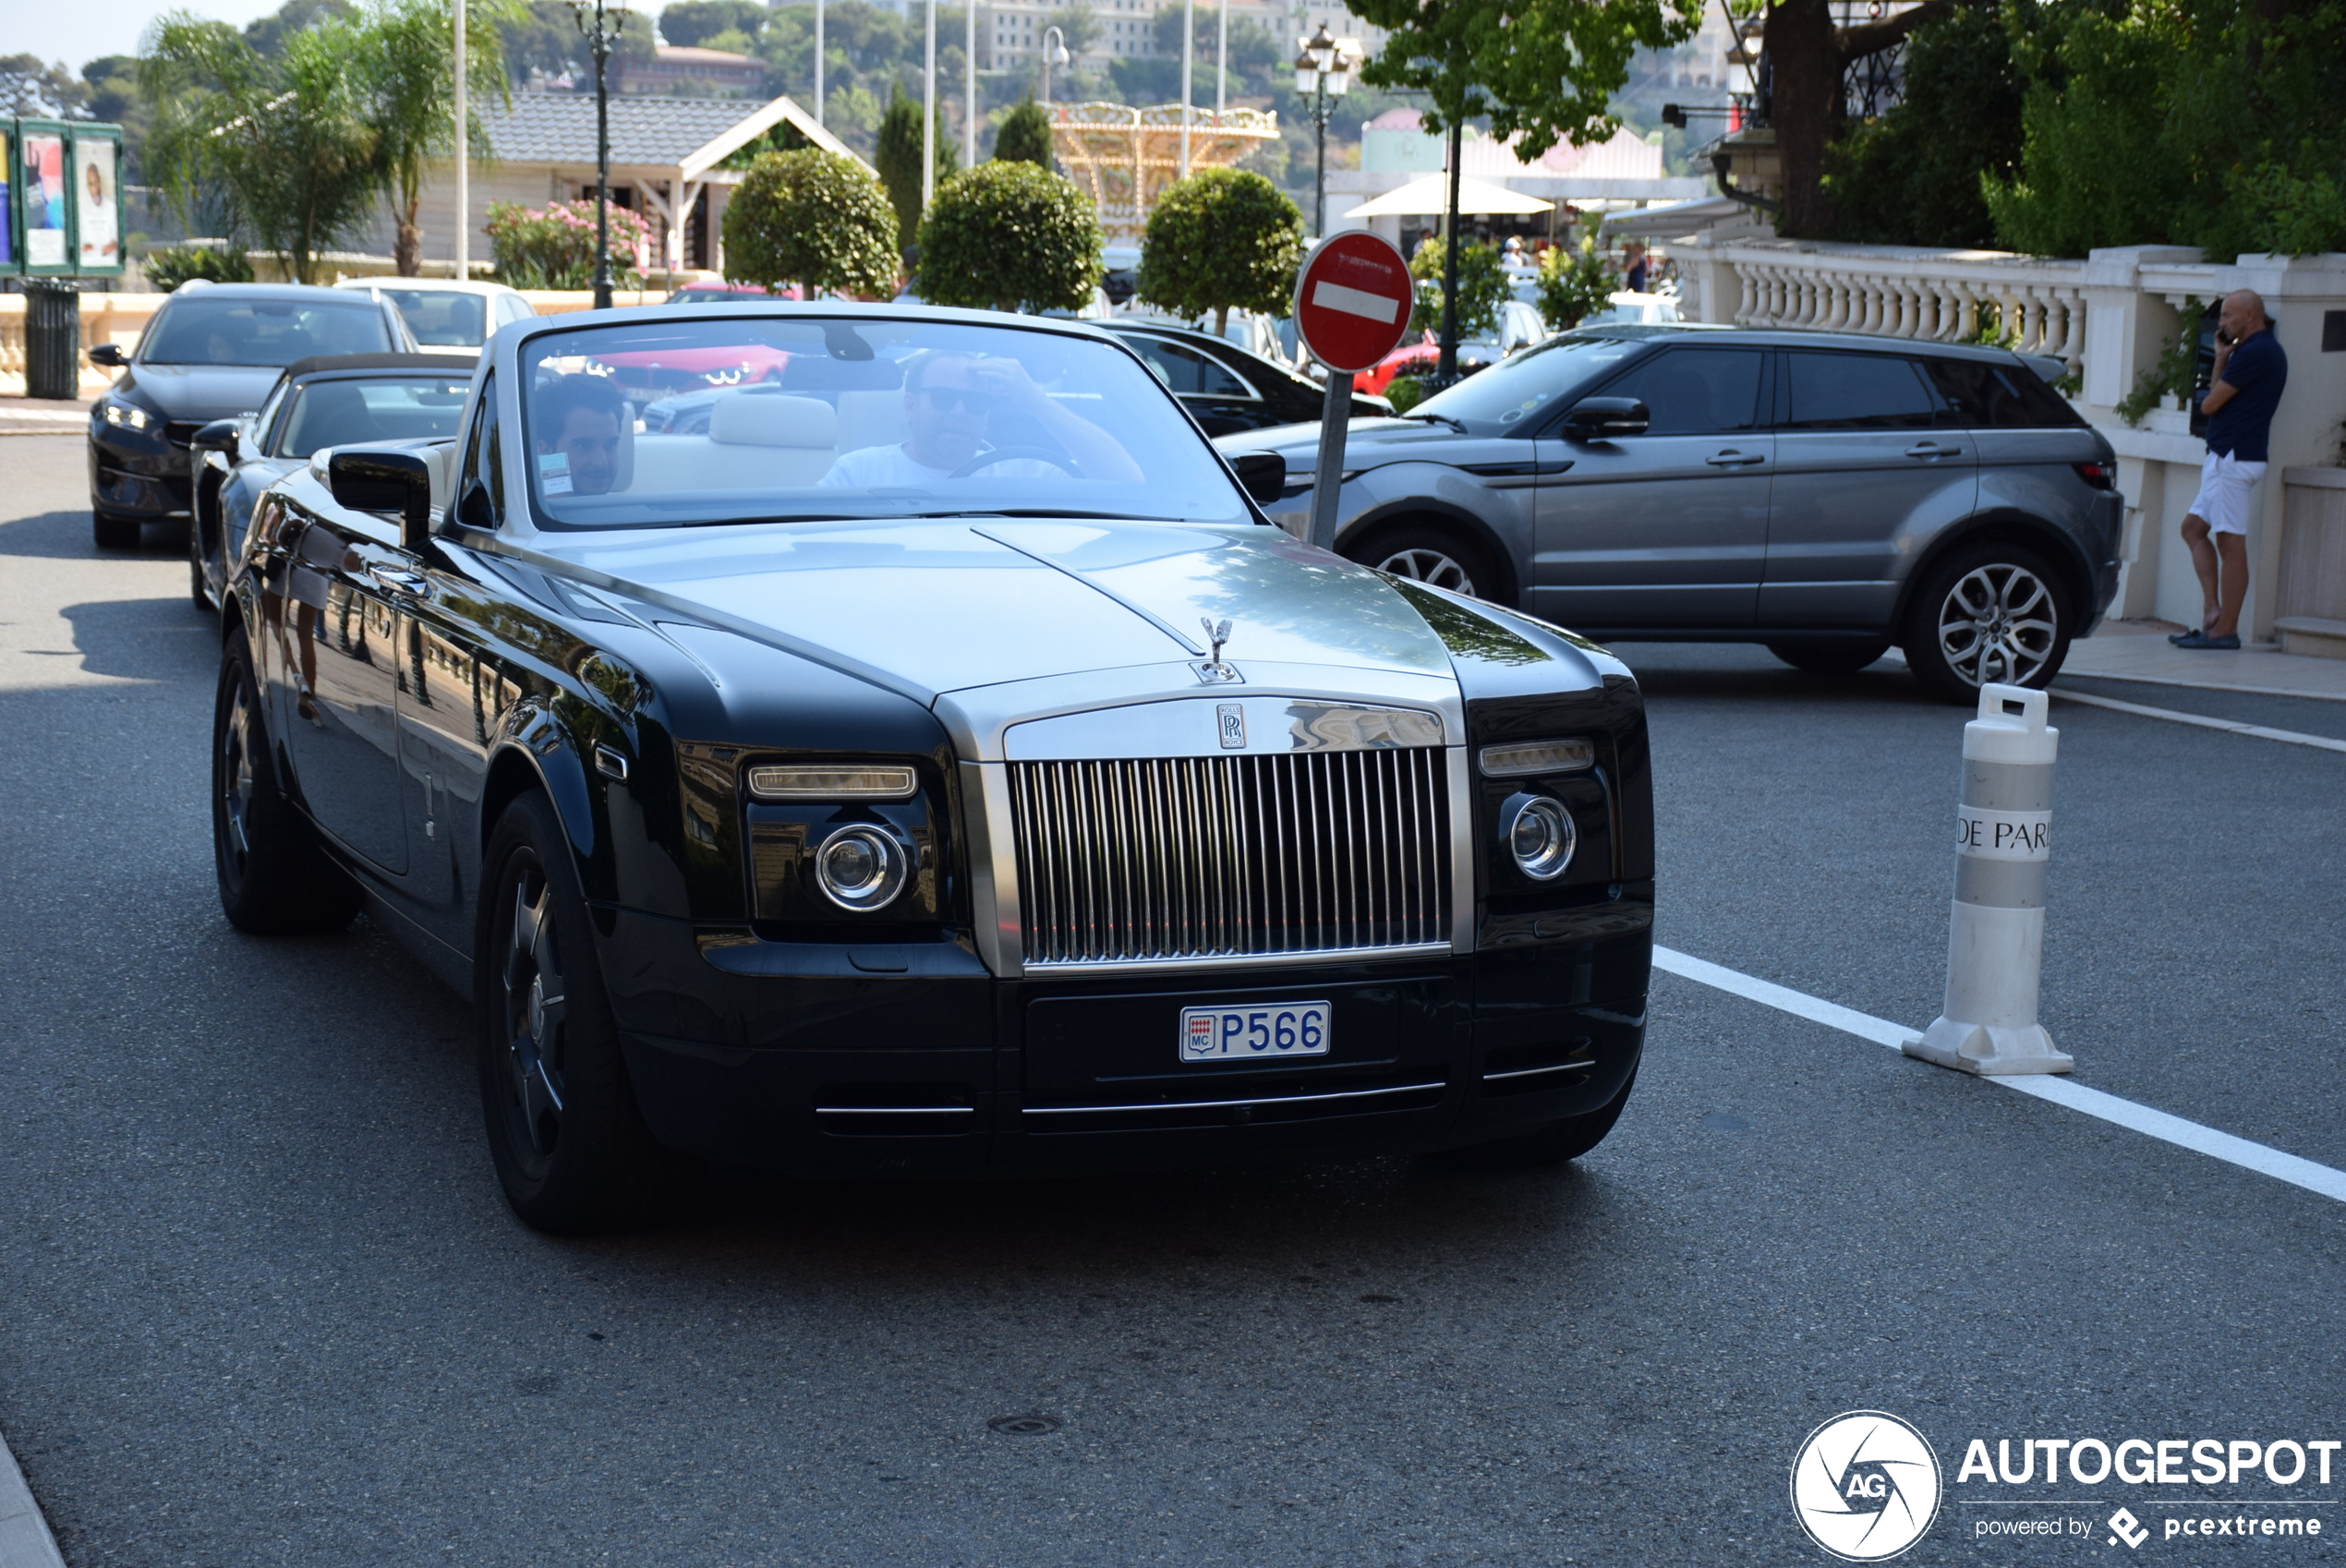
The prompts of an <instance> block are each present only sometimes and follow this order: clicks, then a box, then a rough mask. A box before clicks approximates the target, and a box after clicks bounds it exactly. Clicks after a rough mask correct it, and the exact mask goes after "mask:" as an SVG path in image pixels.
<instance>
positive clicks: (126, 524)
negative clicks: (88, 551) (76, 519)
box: [90, 502, 143, 549]
mask: <svg viewBox="0 0 2346 1568" xmlns="http://www.w3.org/2000/svg"><path fill="white" fill-rule="evenodd" d="M142 532H143V526H142V525H141V524H140V523H139V519H137V518H136V517H125V516H123V515H122V514H121V513H115V512H108V511H106V510H105V509H104V508H103V507H101V506H99V505H97V504H96V503H95V502H92V503H91V507H90V538H91V542H92V543H94V544H95V545H96V546H97V547H98V548H99V549H138V548H139V536H140V534H141V533H142Z"/></svg>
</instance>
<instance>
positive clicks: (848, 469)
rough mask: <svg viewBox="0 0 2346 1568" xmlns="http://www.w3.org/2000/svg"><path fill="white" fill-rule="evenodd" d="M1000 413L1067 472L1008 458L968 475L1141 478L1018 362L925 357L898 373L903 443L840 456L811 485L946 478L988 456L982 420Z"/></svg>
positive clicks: (1112, 442) (1126, 456) (1113, 445)
mask: <svg viewBox="0 0 2346 1568" xmlns="http://www.w3.org/2000/svg"><path fill="white" fill-rule="evenodd" d="M997 411H1000V412H1002V413H1004V414H1008V415H1011V416H1022V418H1024V419H1025V420H1028V421H1031V422H1033V423H1034V424H1035V425H1038V426H1040V427H1041V428H1042V429H1043V431H1044V432H1045V433H1046V434H1047V435H1049V436H1050V437H1051V438H1052V439H1053V440H1056V441H1058V443H1059V445H1060V446H1061V447H1062V448H1063V449H1064V450H1065V451H1066V452H1067V454H1068V456H1069V458H1070V460H1071V463H1072V466H1071V468H1069V469H1062V468H1061V467H1060V465H1059V464H1056V463H1050V462H1046V461H1043V460H1042V459H1039V458H1033V457H1006V458H1004V459H1003V460H1002V461H1000V462H998V463H993V464H977V465H976V466H975V467H974V468H973V475H984V476H986V477H987V478H999V479H1036V478H1066V477H1070V476H1081V477H1082V478H1086V479H1106V480H1113V481H1118V482H1121V483H1126V484H1131V483H1136V482H1138V481H1139V479H1140V478H1141V469H1140V465H1139V464H1136V463H1134V462H1133V461H1132V458H1131V454H1130V453H1128V452H1126V451H1125V450H1124V448H1123V447H1122V445H1120V444H1119V442H1118V441H1117V440H1116V438H1115V437H1113V436H1111V435H1109V434H1108V433H1107V432H1106V430H1103V429H1101V428H1099V427H1098V426H1097V425H1094V424H1093V423H1092V422H1091V421H1090V420H1088V419H1084V418H1082V417H1081V416H1078V415H1075V414H1072V413H1070V412H1069V411H1068V410H1067V409H1066V408H1064V407H1062V406H1060V405H1059V404H1058V403H1057V402H1055V401H1053V400H1052V399H1051V398H1049V397H1047V396H1046V395H1045V394H1044V392H1043V389H1042V388H1040V387H1038V386H1036V385H1035V384H1034V380H1033V379H1032V378H1030V377H1029V376H1028V375H1027V373H1026V367H1025V366H1023V365H1022V364H1020V363H1019V362H1018V361H1017V360H1015V359H1010V358H1007V357H990V358H980V357H978V356H975V355H970V354H949V353H931V354H924V355H921V356H918V357H916V358H914V359H913V361H912V362H911V363H910V364H909V365H907V366H906V367H905V368H904V425H905V429H906V430H907V432H908V435H907V439H906V440H904V441H903V442H902V443H901V444H900V445H895V446H867V447H863V448H860V449H858V450H856V451H854V452H845V453H842V454H841V455H840V459H839V461H838V462H836V463H834V464H831V470H830V472H829V473H828V474H826V475H824V476H823V477H822V478H821V479H820V480H819V481H817V482H818V483H820V484H823V485H828V486H836V487H844V486H854V487H858V488H867V487H873V486H892V485H925V484H934V483H936V482H937V481H938V480H940V479H949V478H951V477H953V476H954V474H955V472H956V471H957V470H959V469H961V468H962V467H963V466H965V465H969V464H971V463H972V460H973V459H975V458H977V457H978V456H979V454H980V453H982V452H986V450H987V447H986V426H987V422H988V421H989V420H990V419H992V417H993V416H994V415H995V414H996V412H997Z"/></svg>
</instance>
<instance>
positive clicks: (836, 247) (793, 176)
mask: <svg viewBox="0 0 2346 1568" xmlns="http://www.w3.org/2000/svg"><path fill="white" fill-rule="evenodd" d="M896 268H897V250H896V210H895V207H894V205H893V204H892V203H890V202H889V199H888V192H887V191H885V190H883V189H881V188H880V183H879V181H878V180H877V179H874V178H873V177H872V175H870V174H869V173H868V172H867V171H866V170H865V168H864V166H863V165H862V164H860V163H857V162H856V161H855V160H854V159H853V158H844V157H841V156H840V155H839V154H838V153H836V152H826V151H822V150H821V149H819V148H811V147H810V148H806V149H804V150H803V151H797V152H761V153H759V154H758V156H757V159H756V162H754V163H751V164H750V166H749V175H748V176H747V177H746V178H744V180H743V181H742V183H741V186H740V187H739V188H738V189H736V190H735V191H734V192H733V199H732V204H731V205H729V206H728V207H727V208H726V209H725V275H726V276H727V277H729V278H732V280H733V281H735V282H736V283H760V284H763V285H764V286H765V287H767V288H768V289H770V290H773V291H775V292H777V293H779V292H780V291H781V290H782V289H783V288H784V287H786V286H788V285H789V284H791V283H799V284H802V285H804V288H805V290H806V292H807V295H808V296H809V297H812V296H814V295H816V294H817V293H820V292H822V291H824V290H826V289H828V290H835V291H837V292H838V293H840V294H850V295H861V296H879V297H882V298H885V297H886V296H889V295H890V294H893V293H894V292H895V288H896Z"/></svg>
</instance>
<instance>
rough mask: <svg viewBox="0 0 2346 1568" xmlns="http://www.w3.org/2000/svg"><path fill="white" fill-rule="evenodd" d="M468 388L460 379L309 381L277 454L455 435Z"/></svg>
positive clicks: (301, 454) (299, 394)
mask: <svg viewBox="0 0 2346 1568" xmlns="http://www.w3.org/2000/svg"><path fill="white" fill-rule="evenodd" d="M470 385H471V382H470V381H469V380H467V379H466V378H465V377H462V376H400V377H394V378H385V379H384V380H380V381H376V380H366V381H345V380H335V381H311V382H310V383H309V384H308V385H307V386H305V387H303V388H301V389H300V390H299V391H298V392H296V393H295V394H294V406H293V416H292V417H291V418H289V419H287V420H286V421H285V433H284V439H283V440H280V441H279V442H278V443H277V452H276V455H277V456H279V457H308V455H309V454H310V453H311V452H316V451H317V450H318V449H319V448H320V447H321V446H348V445H350V444H352V443H354V442H357V441H392V440H401V439H403V438H405V437H410V436H453V435H454V434H455V433H456V416H458V415H459V414H461V413H463V412H464V408H465V392H466V390H467V389H468V388H469V387H470Z"/></svg>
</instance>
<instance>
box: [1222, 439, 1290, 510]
mask: <svg viewBox="0 0 2346 1568" xmlns="http://www.w3.org/2000/svg"><path fill="white" fill-rule="evenodd" d="M1230 469H1231V471H1232V472H1233V473H1235V474H1237V475H1238V476H1239V488H1241V489H1243V490H1245V491H1246V493H1247V494H1248V495H1251V496H1252V497H1253V498H1254V499H1255V500H1256V501H1260V502H1261V503H1262V504H1263V505H1264V506H1268V505H1270V504H1271V503H1272V502H1273V501H1277V500H1278V499H1279V498H1280V497H1282V496H1284V495H1285V494H1287V459H1286V458H1284V457H1281V456H1280V455H1279V454H1278V453H1277V452H1240V453H1239V454H1238V455H1237V456H1235V457H1233V458H1231V459H1230Z"/></svg>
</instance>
